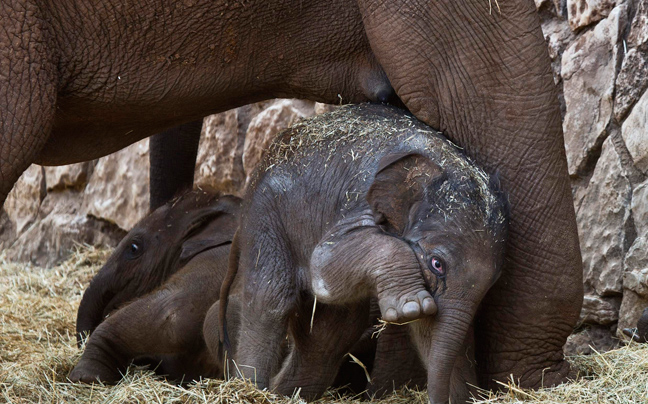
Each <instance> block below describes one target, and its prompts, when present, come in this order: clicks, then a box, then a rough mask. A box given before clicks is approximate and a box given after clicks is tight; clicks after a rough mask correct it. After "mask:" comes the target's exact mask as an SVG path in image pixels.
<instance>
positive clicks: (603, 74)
mask: <svg viewBox="0 0 648 404" xmlns="http://www.w3.org/2000/svg"><path fill="white" fill-rule="evenodd" d="M624 16H625V7H624V6H618V7H616V8H615V9H614V10H613V11H612V13H611V14H610V16H609V17H608V18H607V19H605V20H604V21H601V22H600V23H599V24H598V25H597V26H596V27H595V28H594V29H593V30H591V31H589V32H586V33H585V34H583V36H581V37H580V38H579V39H578V40H577V41H575V42H574V43H573V44H572V45H571V46H570V47H569V48H567V50H566V51H565V52H564V54H563V56H562V70H561V75H562V78H563V81H564V84H563V92H564V96H565V105H566V108H567V111H566V114H565V119H564V122H563V131H564V134H565V149H566V152H567V162H568V165H569V173H570V174H572V175H573V174H576V173H577V172H578V171H579V170H581V169H583V166H584V164H585V163H586V161H587V158H588V154H589V153H591V152H592V150H593V149H594V148H595V147H596V146H597V145H600V144H601V141H602V140H603V138H604V137H605V135H606V132H605V128H606V126H607V125H608V123H609V122H610V118H611V115H612V109H613V98H612V96H613V94H614V80H615V75H616V66H617V57H618V48H619V26H620V25H621V24H622V22H623V21H624Z"/></svg>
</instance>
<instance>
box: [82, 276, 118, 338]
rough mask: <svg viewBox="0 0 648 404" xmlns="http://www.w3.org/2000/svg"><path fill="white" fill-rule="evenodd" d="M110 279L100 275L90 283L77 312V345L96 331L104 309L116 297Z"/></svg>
mask: <svg viewBox="0 0 648 404" xmlns="http://www.w3.org/2000/svg"><path fill="white" fill-rule="evenodd" d="M109 286H110V283H109V279H108V277H107V276H105V274H102V273H99V274H97V276H95V278H94V279H93V280H92V282H90V286H88V289H86V291H85V293H84V294H83V299H81V304H80V305H79V311H78V312H77V324H76V331H77V344H78V345H79V346H81V343H82V342H83V339H84V338H87V336H88V335H89V334H90V333H91V332H92V331H94V329H95V328H97V326H98V325H99V324H100V323H101V322H102V321H103V317H104V308H105V307H107V306H108V303H109V302H110V301H111V300H112V298H113V297H114V296H115V293H114V292H112V290H111V288H110V287H109Z"/></svg>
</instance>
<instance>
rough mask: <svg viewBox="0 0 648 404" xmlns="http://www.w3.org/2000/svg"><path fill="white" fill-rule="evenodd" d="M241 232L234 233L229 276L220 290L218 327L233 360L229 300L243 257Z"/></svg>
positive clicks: (223, 342)
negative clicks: (228, 315)
mask: <svg viewBox="0 0 648 404" xmlns="http://www.w3.org/2000/svg"><path fill="white" fill-rule="evenodd" d="M238 235H239V232H238V230H237V231H236V233H234V238H233V239H232V247H231V249H230V254H229V262H228V267H227V275H225V279H224V280H223V284H222V285H221V290H220V305H219V308H218V309H219V311H218V326H219V335H220V339H221V343H222V344H223V347H224V350H225V353H226V357H227V358H231V357H230V354H231V352H232V350H231V346H232V345H231V343H230V339H229V335H228V334H227V300H228V298H229V293H230V289H231V288H232V284H233V283H234V279H236V273H237V272H238V266H239V259H240V257H241V249H240V248H239V236H238Z"/></svg>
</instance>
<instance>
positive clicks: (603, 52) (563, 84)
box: [536, 0, 648, 352]
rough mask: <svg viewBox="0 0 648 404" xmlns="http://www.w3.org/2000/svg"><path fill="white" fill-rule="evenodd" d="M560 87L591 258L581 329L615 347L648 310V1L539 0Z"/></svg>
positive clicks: (586, 257) (584, 245)
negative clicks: (622, 333)
mask: <svg viewBox="0 0 648 404" xmlns="http://www.w3.org/2000/svg"><path fill="white" fill-rule="evenodd" d="M536 6H537V8H538V12H539V14H540V18H541V21H542V27H543V31H544V34H545V38H546V40H547V44H548V47H549V54H550V56H551V58H552V61H553V63H552V66H553V69H554V79H555V82H556V85H557V86H558V88H559V89H561V101H562V107H563V114H564V115H563V130H564V134H565V150H566V152H567V160H568V165H569V173H570V175H571V178H572V188H573V194H574V206H575V208H576V215H577V220H578V230H579V237H580V243H581V249H582V254H583V278H584V283H585V299H584V302H583V310H582V312H581V319H580V320H581V327H580V328H581V329H583V333H581V335H576V336H574V337H573V339H574V340H575V341H580V343H576V344H575V345H580V348H576V349H575V350H574V351H573V352H587V351H588V350H589V348H587V344H585V345H584V344H583V342H585V343H589V344H592V345H593V346H594V347H595V348H596V349H607V348H609V347H611V346H612V345H613V344H614V343H615V341H614V339H613V338H611V336H612V335H614V334H615V333H617V334H618V332H617V331H618V330H619V329H622V328H625V327H632V326H634V325H635V324H636V321H637V319H638V317H639V316H640V314H641V312H642V310H643V308H644V307H646V306H648V285H647V283H646V282H647V281H648V252H647V248H648V242H647V238H648V215H647V214H646V211H647V210H648V192H647V190H648V129H647V127H646V120H647V118H648V92H646V91H645V90H646V87H648V44H647V43H646V42H648V0H628V1H621V0H617V1H614V0H554V1H548V0H536Z"/></svg>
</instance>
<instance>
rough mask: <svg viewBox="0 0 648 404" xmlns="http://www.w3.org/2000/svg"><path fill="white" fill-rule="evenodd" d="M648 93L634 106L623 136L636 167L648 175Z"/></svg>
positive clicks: (626, 121)
mask: <svg viewBox="0 0 648 404" xmlns="http://www.w3.org/2000/svg"><path fill="white" fill-rule="evenodd" d="M647 125H648V92H645V93H644V94H643V96H642V97H641V99H639V102H637V104H636V105H635V106H634V108H633V109H632V112H631V113H630V115H628V118H627V119H626V120H625V122H624V123H623V126H622V130H621V135H622V136H623V141H624V142H625V145H626V147H627V148H628V151H629V152H630V155H631V156H632V160H633V162H634V166H635V167H636V168H638V169H639V170H641V171H642V172H643V173H644V174H646V173H648V130H647V129H646V128H648V126H647Z"/></svg>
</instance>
